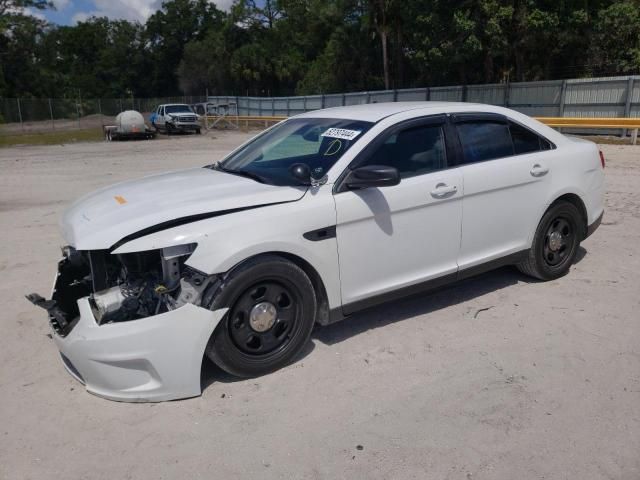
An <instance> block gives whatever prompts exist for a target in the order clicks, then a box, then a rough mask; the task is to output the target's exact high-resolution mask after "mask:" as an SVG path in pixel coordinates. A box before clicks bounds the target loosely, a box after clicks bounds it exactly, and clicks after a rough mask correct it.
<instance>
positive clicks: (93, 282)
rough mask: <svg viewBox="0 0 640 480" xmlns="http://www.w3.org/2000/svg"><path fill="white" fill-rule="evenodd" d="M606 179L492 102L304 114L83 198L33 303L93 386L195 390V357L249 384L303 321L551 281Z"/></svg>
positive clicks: (295, 348) (576, 151)
mask: <svg viewBox="0 0 640 480" xmlns="http://www.w3.org/2000/svg"><path fill="white" fill-rule="evenodd" d="M603 169H604V158H603V157H602V155H601V154H600V152H599V151H598V149H597V147H596V146H595V145H594V144H593V143H590V142H587V141H584V140H580V139H577V138H569V137H566V136H564V135H562V134H560V133H558V132H556V131H554V130H552V129H550V128H547V127H546V126H544V125H542V124H540V123H538V122H537V121H535V120H533V119H531V118H529V117H527V116H525V115H522V114H520V113H517V112H515V111H511V110H507V109H504V108H499V107H492V106H487V105H477V104H462V103H435V102H426V103H422V102H415V103H413V102H411V103H387V104H372V105H358V106H351V107H342V108H333V109H327V110H319V111H315V112H309V113H305V114H302V115H298V116H296V117H293V118H290V119H288V120H286V121H284V122H281V123H279V124H277V125H275V126H274V127H272V128H270V129H268V130H266V131H264V132H262V133H261V134H260V135H258V136H257V137H255V138H254V139H252V140H250V141H249V142H247V143H245V144H244V145H242V146H241V147H240V148H238V149H237V150H235V151H234V152H232V153H231V154H229V155H228V156H227V157H226V158H225V159H224V160H222V161H221V162H218V163H215V164H213V165H209V166H206V167H204V168H196V169H190V170H185V171H180V172H174V173H167V174H161V175H155V176H151V177H148V178H144V179H142V180H137V181H131V182H126V183H121V184H118V185H115V186H112V187H109V188H106V189H103V190H100V191H98V192H96V193H93V194H90V195H88V196H86V197H84V198H82V199H80V200H79V201H78V202H76V203H75V204H74V205H73V206H71V207H70V208H69V210H68V211H67V212H66V213H65V215H64V218H63V219H62V233H63V236H64V238H65V241H66V243H67V244H68V245H69V246H68V247H65V249H64V257H63V259H62V260H61V261H60V263H59V266H58V276H57V277H56V283H55V287H54V291H53V295H52V298H51V299H50V300H45V299H44V298H42V297H41V296H39V295H37V294H32V295H30V296H29V299H30V300H31V301H32V302H34V303H35V304H37V305H39V306H42V307H44V308H45V309H46V310H47V311H48V313H49V318H50V323H51V325H52V327H53V330H54V339H55V342H56V344H57V346H58V348H59V350H60V353H61V356H62V360H63V362H64V364H65V366H66V368H67V370H68V371H69V372H70V373H71V374H72V375H73V376H75V377H76V378H77V379H78V380H80V381H81V382H83V383H84V384H85V385H86V388H87V390H88V391H90V392H92V393H94V394H97V395H100V396H103V397H106V398H111V399H116V400H124V401H160V400H169V399H176V398H184V397H189V396H195V395H199V394H200V393H201V386H200V370H201V364H202V359H203V356H204V355H205V354H206V355H207V356H208V357H209V358H210V359H211V360H213V361H214V362H215V363H216V364H217V365H219V366H220V367H221V368H222V369H224V370H226V371H227V372H229V373H231V374H233V375H237V376H240V377H251V376H257V375H263V374H265V373H268V372H271V371H273V370H276V369H278V368H280V367H282V366H284V365H286V364H287V363H289V362H291V361H292V360H294V359H295V357H296V355H298V354H299V353H300V351H301V350H302V349H303V348H304V346H305V344H306V343H307V342H309V337H310V335H311V330H312V329H313V327H314V324H316V323H318V324H321V325H327V324H330V323H332V322H335V321H338V320H343V319H347V321H348V317H349V316H350V315H351V314H353V313H354V312H358V311H361V310H365V309H368V308H371V307H374V306H376V305H379V304H380V303H382V302H386V301H389V300H393V299H397V298H400V297H404V296H407V295H414V294H418V293H422V292H424V291H426V290H429V289H431V288H434V287H437V286H441V285H443V284H446V283H450V282H454V281H456V280H460V279H463V278H467V277H469V276H471V275H475V274H478V273H481V272H485V271H487V270H490V269H493V268H496V267H499V266H502V265H511V264H512V265H517V266H518V268H519V269H520V270H521V271H522V272H524V273H525V274H527V275H530V276H532V277H535V278H537V279H540V280H552V279H556V278H558V277H561V276H562V275H564V274H566V273H567V272H568V271H569V268H570V266H571V264H572V262H573V260H574V258H575V256H576V252H577V250H578V246H579V244H580V242H581V241H582V240H584V239H585V238H586V237H587V236H589V235H590V234H591V233H592V232H593V231H594V230H595V229H596V228H597V227H598V225H599V224H600V221H601V219H602V215H603V192H604V171H603ZM399 308H401V305H399Z"/></svg>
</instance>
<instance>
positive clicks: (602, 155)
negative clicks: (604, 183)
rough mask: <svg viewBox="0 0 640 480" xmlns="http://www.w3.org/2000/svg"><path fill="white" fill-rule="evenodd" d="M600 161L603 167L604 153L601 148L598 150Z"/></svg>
mask: <svg viewBox="0 0 640 480" xmlns="http://www.w3.org/2000/svg"><path fill="white" fill-rule="evenodd" d="M600 163H601V164H602V168H604V166H605V161H604V153H602V150H600Z"/></svg>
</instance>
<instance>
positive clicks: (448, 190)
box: [431, 183, 458, 198]
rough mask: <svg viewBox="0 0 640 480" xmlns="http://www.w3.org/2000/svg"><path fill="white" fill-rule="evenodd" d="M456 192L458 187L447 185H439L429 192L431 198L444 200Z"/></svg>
mask: <svg viewBox="0 0 640 480" xmlns="http://www.w3.org/2000/svg"><path fill="white" fill-rule="evenodd" d="M457 191H458V187H456V186H455V185H451V186H449V185H447V184H446V183H439V184H438V185H436V188H435V189H433V190H431V196H432V197H433V198H445V197H448V196H450V195H453V194H455V193H456V192H457Z"/></svg>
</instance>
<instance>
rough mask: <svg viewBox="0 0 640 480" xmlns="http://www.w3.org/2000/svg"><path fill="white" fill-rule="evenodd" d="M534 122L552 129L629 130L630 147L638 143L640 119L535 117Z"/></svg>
mask: <svg viewBox="0 0 640 480" xmlns="http://www.w3.org/2000/svg"><path fill="white" fill-rule="evenodd" d="M536 120H538V121H539V122H542V123H544V124H545V125H547V126H549V127H553V128H580V129H583V128H584V129H594V130H598V129H608V128H622V129H625V130H627V129H628V130H631V143H632V145H636V144H637V143H638V130H639V129H640V118H582V117H536ZM625 136H626V135H625Z"/></svg>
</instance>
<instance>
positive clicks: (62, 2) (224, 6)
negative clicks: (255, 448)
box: [31, 0, 233, 25]
mask: <svg viewBox="0 0 640 480" xmlns="http://www.w3.org/2000/svg"><path fill="white" fill-rule="evenodd" d="M52 1H53V3H54V5H55V7H56V9H55V10H43V11H37V12H31V14H32V15H35V16H37V17H39V18H44V19H47V20H49V21H50V22H53V23H57V24H59V25H74V24H76V23H78V22H82V21H84V20H86V19H87V18H89V17H91V16H93V15H95V16H100V17H109V18H111V19H125V20H138V21H139V22H141V23H144V22H145V21H146V20H147V18H149V16H150V15H152V14H153V13H154V12H155V11H156V10H158V9H159V8H160V6H161V5H162V0H52ZM210 1H213V3H215V4H216V5H217V6H218V8H220V9H221V10H228V9H229V7H230V6H231V4H232V3H233V0H210Z"/></svg>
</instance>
